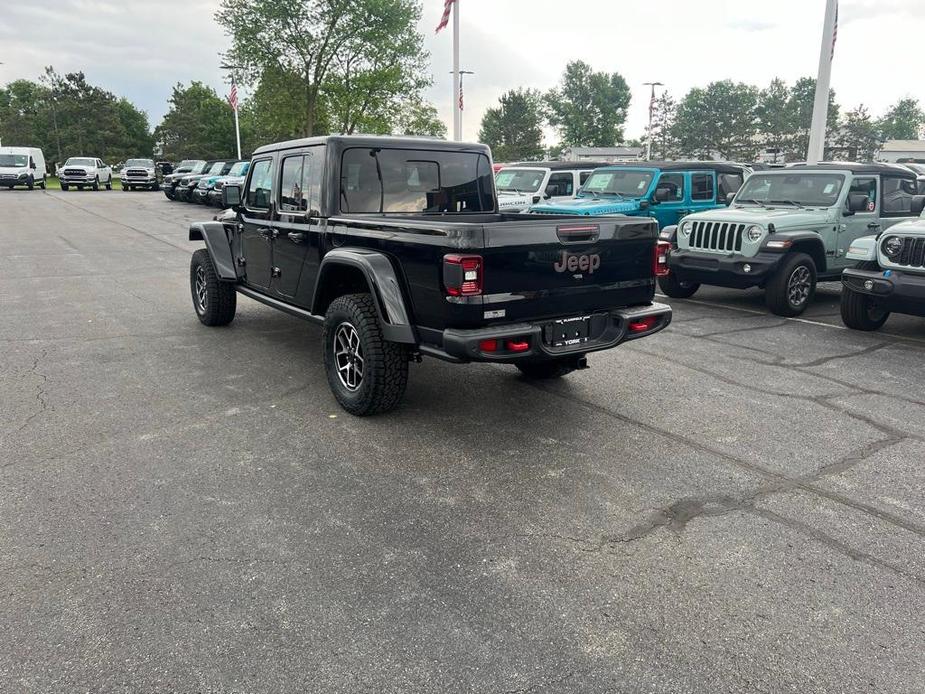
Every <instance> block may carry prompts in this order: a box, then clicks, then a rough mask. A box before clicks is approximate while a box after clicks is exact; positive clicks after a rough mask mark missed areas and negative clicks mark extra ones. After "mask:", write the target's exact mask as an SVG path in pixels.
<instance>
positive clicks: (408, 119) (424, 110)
mask: <svg viewBox="0 0 925 694" xmlns="http://www.w3.org/2000/svg"><path fill="white" fill-rule="evenodd" d="M393 132H394V133H395V134H396V135H420V136H428V137H443V138H445V137H446V124H445V123H444V122H443V121H442V120H441V119H440V116H439V114H438V113H437V109H436V108H434V105H433V104H429V103H427V102H425V101H423V100H421V99H410V100H409V101H408V102H406V103H404V104H402V105H401V108H400V109H399V112H398V120H397V122H396V124H395V127H394V128H393Z"/></svg>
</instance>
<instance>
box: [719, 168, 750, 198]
mask: <svg viewBox="0 0 925 694" xmlns="http://www.w3.org/2000/svg"><path fill="white" fill-rule="evenodd" d="M716 181H717V183H719V195H720V200H722V201H723V202H725V201H726V196H727V195H729V193H738V192H739V188H741V187H742V183H743V182H744V178H743V176H742V174H737V173H735V174H729V173H724V174H717V176H716Z"/></svg>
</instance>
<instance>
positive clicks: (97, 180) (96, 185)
mask: <svg viewBox="0 0 925 694" xmlns="http://www.w3.org/2000/svg"><path fill="white" fill-rule="evenodd" d="M99 189H100V177H99V176H97V177H96V178H94V179H93V190H99Z"/></svg>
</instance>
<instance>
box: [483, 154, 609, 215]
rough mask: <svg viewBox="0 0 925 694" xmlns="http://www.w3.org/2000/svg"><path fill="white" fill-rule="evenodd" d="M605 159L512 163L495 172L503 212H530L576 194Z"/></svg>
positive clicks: (604, 164) (499, 208)
mask: <svg viewBox="0 0 925 694" xmlns="http://www.w3.org/2000/svg"><path fill="white" fill-rule="evenodd" d="M602 166H607V164H606V163H603V162H587V161H582V162H575V161H538V162H536V163H532V162H531V163H523V164H512V165H510V166H505V167H503V168H502V169H501V170H500V171H498V173H496V174H495V187H496V188H497V189H498V210H499V211H500V212H527V211H528V210H529V209H530V208H531V207H532V206H533V205H537V204H539V203H540V202H561V201H563V200H571V199H572V198H574V197H575V194H576V193H577V192H578V189H579V188H581V186H582V185H583V184H584V182H585V181H586V180H588V177H589V176H590V175H591V172H592V171H594V169H597V168H600V167H602Z"/></svg>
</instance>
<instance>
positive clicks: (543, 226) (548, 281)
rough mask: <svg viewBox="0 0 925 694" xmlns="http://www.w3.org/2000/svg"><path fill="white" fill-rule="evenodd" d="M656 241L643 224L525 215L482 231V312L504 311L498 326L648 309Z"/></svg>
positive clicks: (651, 226)
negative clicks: (630, 308) (629, 308)
mask: <svg viewBox="0 0 925 694" xmlns="http://www.w3.org/2000/svg"><path fill="white" fill-rule="evenodd" d="M657 238H658V224H657V222H656V221H655V220H652V219H648V218H632V217H594V218H591V219H589V218H588V217H584V218H577V219H576V218H574V217H565V218H557V219H542V218H539V219H538V218H536V217H528V218H527V219H525V220H524V221H523V222H521V221H519V220H518V221H515V222H504V223H502V224H497V225H486V227H485V248H484V250H483V251H482V256H483V260H484V265H485V279H484V290H483V292H484V293H483V297H482V298H483V310H484V311H485V312H486V313H488V312H491V311H493V310H494V311H500V310H502V309H503V310H504V315H503V318H502V320H505V321H512V320H514V321H517V320H536V319H542V318H551V317H558V316H570V315H580V314H588V313H592V312H594V311H600V310H611V309H614V308H618V307H623V306H633V305H638V304H645V303H648V302H650V301H652V299H653V296H654V294H655V271H654V265H653V263H654V252H655V245H656V241H657ZM489 316H493V314H488V315H486V316H483V318H485V317H489ZM498 317H499V318H501V316H498Z"/></svg>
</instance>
